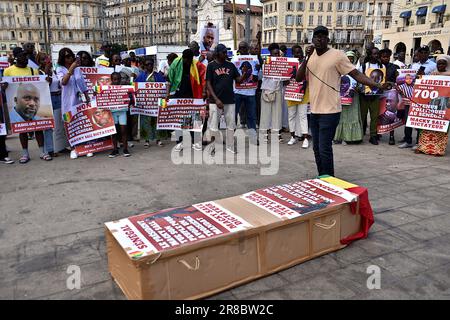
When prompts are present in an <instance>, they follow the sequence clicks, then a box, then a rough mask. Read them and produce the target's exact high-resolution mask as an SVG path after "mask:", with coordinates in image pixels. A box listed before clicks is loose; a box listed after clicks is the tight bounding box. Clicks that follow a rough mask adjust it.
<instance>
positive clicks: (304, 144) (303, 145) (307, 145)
mask: <svg viewBox="0 0 450 320" xmlns="http://www.w3.org/2000/svg"><path fill="white" fill-rule="evenodd" d="M308 147H309V141H308V139H306V138H305V140H303V143H302V148H303V149H308Z"/></svg>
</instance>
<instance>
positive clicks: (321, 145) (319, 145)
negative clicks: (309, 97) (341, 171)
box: [311, 113, 341, 176]
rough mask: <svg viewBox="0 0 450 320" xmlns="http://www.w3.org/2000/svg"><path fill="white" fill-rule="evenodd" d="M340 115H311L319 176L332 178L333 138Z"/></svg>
mask: <svg viewBox="0 0 450 320" xmlns="http://www.w3.org/2000/svg"><path fill="white" fill-rule="evenodd" d="M340 117H341V113H329V114H311V134H312V138H313V144H314V146H313V150H314V156H315V158H316V165H317V171H318V172H319V176H321V175H326V174H328V175H330V176H334V164H333V138H334V135H335V133H336V128H337V126H338V124H339V119H340Z"/></svg>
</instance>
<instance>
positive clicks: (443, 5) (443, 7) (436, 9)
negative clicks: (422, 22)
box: [431, 4, 447, 13]
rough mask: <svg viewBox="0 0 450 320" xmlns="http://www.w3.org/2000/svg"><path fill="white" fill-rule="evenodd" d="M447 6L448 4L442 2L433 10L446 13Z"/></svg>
mask: <svg viewBox="0 0 450 320" xmlns="http://www.w3.org/2000/svg"><path fill="white" fill-rule="evenodd" d="M446 8H447V5H445V4H442V5H440V6H436V7H434V8H433V10H432V11H431V12H433V13H444V12H445V9H446Z"/></svg>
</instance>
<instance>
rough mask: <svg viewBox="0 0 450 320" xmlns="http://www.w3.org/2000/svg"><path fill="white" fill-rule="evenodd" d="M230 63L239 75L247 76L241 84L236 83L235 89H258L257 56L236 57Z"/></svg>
mask: <svg viewBox="0 0 450 320" xmlns="http://www.w3.org/2000/svg"><path fill="white" fill-rule="evenodd" d="M232 62H233V63H234V65H235V66H236V69H237V70H238V71H239V74H240V75H242V74H244V73H246V74H248V77H247V78H246V79H245V80H244V81H243V82H241V83H236V84H235V88H236V89H256V88H257V87H258V70H259V69H258V68H259V67H258V66H259V60H258V57H257V56H250V55H249V56H236V57H234V58H233V60H232Z"/></svg>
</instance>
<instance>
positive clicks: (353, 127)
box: [334, 51, 363, 144]
mask: <svg viewBox="0 0 450 320" xmlns="http://www.w3.org/2000/svg"><path fill="white" fill-rule="evenodd" d="M345 54H346V55H347V58H348V60H350V62H351V63H353V64H355V63H356V62H357V58H356V54H355V52H354V51H347V52H346V53H345ZM346 77H350V76H348V75H347V76H346ZM353 81H354V80H353ZM362 139H363V129H362V121H361V112H360V109H359V94H356V92H354V94H353V97H352V103H351V105H344V106H343V107H342V112H341V119H340V121H339V125H338V126H337V129H336V134H335V136H334V142H335V143H337V144H340V143H342V141H345V142H346V143H347V144H351V143H361V142H362Z"/></svg>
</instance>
